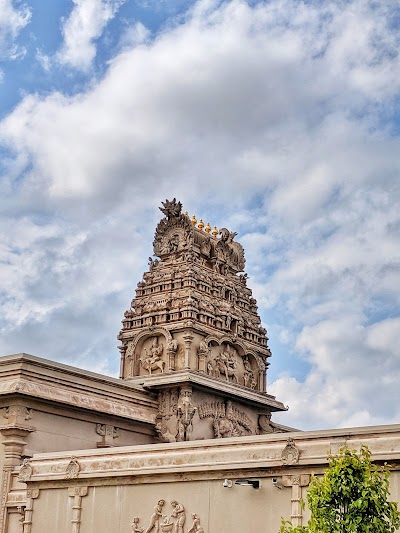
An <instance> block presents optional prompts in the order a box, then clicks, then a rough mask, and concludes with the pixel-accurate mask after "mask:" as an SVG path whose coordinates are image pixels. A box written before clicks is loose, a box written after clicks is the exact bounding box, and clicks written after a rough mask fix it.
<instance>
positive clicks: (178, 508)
mask: <svg viewBox="0 0 400 533" xmlns="http://www.w3.org/2000/svg"><path fill="white" fill-rule="evenodd" d="M171 505H172V507H173V508H174V510H173V512H172V515H171V516H173V517H174V518H176V522H175V533H183V526H184V525H185V522H186V513H185V508H184V507H183V505H182V504H181V503H179V502H177V501H176V500H172V502H171Z"/></svg>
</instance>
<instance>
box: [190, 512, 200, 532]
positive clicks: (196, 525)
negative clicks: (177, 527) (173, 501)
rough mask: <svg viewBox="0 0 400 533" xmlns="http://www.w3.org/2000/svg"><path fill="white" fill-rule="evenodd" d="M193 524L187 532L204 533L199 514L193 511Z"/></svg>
mask: <svg viewBox="0 0 400 533" xmlns="http://www.w3.org/2000/svg"><path fill="white" fill-rule="evenodd" d="M192 519H193V525H192V527H191V528H190V529H188V532H187V533H204V529H203V528H202V527H201V525H200V518H199V515H197V514H196V513H192Z"/></svg>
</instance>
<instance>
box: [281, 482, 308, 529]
mask: <svg viewBox="0 0 400 533" xmlns="http://www.w3.org/2000/svg"><path fill="white" fill-rule="evenodd" d="M309 483H310V476H309V474H297V475H292V476H282V485H283V486H284V487H292V497H291V502H292V508H291V520H292V524H293V526H294V527H297V526H301V525H302V521H303V510H302V508H301V495H302V487H306V486H307V485H308V484H309Z"/></svg>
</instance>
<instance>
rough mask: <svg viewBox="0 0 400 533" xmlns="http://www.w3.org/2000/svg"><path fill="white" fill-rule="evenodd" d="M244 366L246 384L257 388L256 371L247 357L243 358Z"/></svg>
mask: <svg viewBox="0 0 400 533" xmlns="http://www.w3.org/2000/svg"><path fill="white" fill-rule="evenodd" d="M243 366H244V374H243V381H244V386H245V387H250V388H252V389H254V388H255V386H253V385H254V383H255V379H254V372H253V370H252V369H251V365H250V361H249V360H248V358H247V357H246V358H245V359H243Z"/></svg>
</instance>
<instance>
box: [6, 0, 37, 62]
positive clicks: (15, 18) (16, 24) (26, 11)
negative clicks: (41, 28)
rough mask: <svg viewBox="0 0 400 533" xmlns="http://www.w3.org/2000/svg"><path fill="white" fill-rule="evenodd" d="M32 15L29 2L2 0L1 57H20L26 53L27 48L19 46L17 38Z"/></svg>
mask: <svg viewBox="0 0 400 533" xmlns="http://www.w3.org/2000/svg"><path fill="white" fill-rule="evenodd" d="M31 17H32V12H31V10H30V8H29V7H28V6H27V4H21V3H19V2H15V1H13V0H0V58H3V59H19V58H21V57H22V56H24V55H25V53H26V49H25V48H24V47H22V46H19V45H18V44H17V43H16V39H17V37H18V35H19V33H20V32H21V30H23V29H24V28H25V26H26V25H27V24H29V22H30V20H31Z"/></svg>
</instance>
